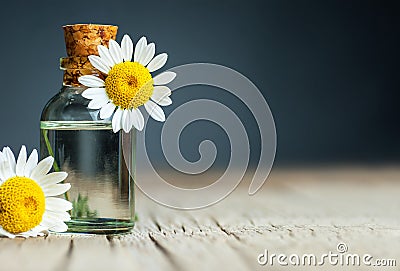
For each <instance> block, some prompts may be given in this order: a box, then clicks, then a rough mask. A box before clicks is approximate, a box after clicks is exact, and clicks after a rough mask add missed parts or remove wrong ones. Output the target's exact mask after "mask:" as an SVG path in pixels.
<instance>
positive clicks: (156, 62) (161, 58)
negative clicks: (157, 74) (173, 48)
mask: <svg viewBox="0 0 400 271" xmlns="http://www.w3.org/2000/svg"><path fill="white" fill-rule="evenodd" d="M167 59H168V55H167V54H166V53H162V54H159V55H157V56H156V57H155V58H153V60H152V61H151V62H150V63H149V65H147V68H148V69H149V71H150V72H154V71H156V70H158V69H160V68H162V67H163V66H164V65H165V63H167Z"/></svg>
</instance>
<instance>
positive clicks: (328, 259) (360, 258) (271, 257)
mask: <svg viewBox="0 0 400 271" xmlns="http://www.w3.org/2000/svg"><path fill="white" fill-rule="evenodd" d="M336 249H337V251H336V252H332V251H329V252H328V253H324V254H321V255H316V254H312V253H311V254H290V255H287V254H275V253H270V252H269V251H268V250H267V249H265V250H264V252H263V253H261V254H259V255H258V257H257V261H258V263H259V264H260V265H268V266H274V265H275V266H276V265H278V266H323V265H331V266H377V267H389V266H396V260H395V259H375V258H374V257H373V256H372V255H370V254H357V253H354V254H352V253H348V247H347V245H346V244H345V243H339V244H338V245H337V247H336Z"/></svg>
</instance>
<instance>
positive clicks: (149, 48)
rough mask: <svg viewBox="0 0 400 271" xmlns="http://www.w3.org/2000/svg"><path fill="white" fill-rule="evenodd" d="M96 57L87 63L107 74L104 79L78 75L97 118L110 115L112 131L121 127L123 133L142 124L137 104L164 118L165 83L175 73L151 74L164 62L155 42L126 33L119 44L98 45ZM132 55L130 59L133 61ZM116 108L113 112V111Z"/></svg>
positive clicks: (160, 118)
mask: <svg viewBox="0 0 400 271" xmlns="http://www.w3.org/2000/svg"><path fill="white" fill-rule="evenodd" d="M97 48H98V51H99V56H96V55H90V56H89V60H90V63H91V64H92V65H93V67H95V68H96V69H98V70H99V71H101V72H102V73H104V74H106V78H105V80H102V79H100V78H99V77H96V76H94V75H84V76H81V77H79V79H78V80H79V82H80V83H81V84H82V85H84V86H87V87H88V89H86V90H85V91H84V92H83V93H82V96H83V97H85V98H87V99H90V100H91V101H90V103H89V105H88V108H90V109H100V118H101V119H107V118H109V117H111V116H112V115H113V113H114V116H113V118H112V127H113V131H114V132H118V131H119V130H121V129H123V130H124V131H125V132H126V133H127V132H129V131H130V130H131V128H132V126H133V127H135V128H136V129H137V130H139V131H141V130H142V129H143V126H144V119H143V115H142V113H141V112H140V110H139V107H140V106H142V105H144V108H145V109H146V111H147V112H148V113H149V114H150V116H151V117H152V118H153V119H155V120H157V121H165V115H164V111H163V110H162V108H161V107H160V106H167V105H170V104H171V103H172V100H171V98H170V97H169V96H170V95H171V90H170V89H169V88H168V87H167V86H165V84H168V83H170V82H171V81H172V80H174V78H175V76H176V74H175V73H174V72H164V73H161V74H160V75H158V76H156V77H154V78H153V77H152V75H151V74H150V73H152V72H155V71H157V70H158V69H160V68H162V67H163V66H164V65H165V63H166V62H167V58H168V55H167V54H166V53H162V54H159V55H157V56H154V55H155V45H154V43H150V44H147V39H146V37H142V38H141V39H140V40H139V41H138V43H137V44H136V48H135V52H134V53H133V43H132V40H131V38H130V37H129V36H128V35H125V36H124V37H123V39H122V42H121V46H120V45H119V44H118V43H117V42H116V41H115V40H110V41H109V48H108V49H107V48H106V47H105V46H102V45H99V46H98V47H97ZM132 55H133V61H132ZM114 111H115V112H114Z"/></svg>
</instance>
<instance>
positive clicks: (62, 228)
mask: <svg viewBox="0 0 400 271" xmlns="http://www.w3.org/2000/svg"><path fill="white" fill-rule="evenodd" d="M49 230H51V231H54V232H65V231H67V230H68V226H67V225H66V224H65V223H59V224H56V225H54V226H53V227H51V228H49Z"/></svg>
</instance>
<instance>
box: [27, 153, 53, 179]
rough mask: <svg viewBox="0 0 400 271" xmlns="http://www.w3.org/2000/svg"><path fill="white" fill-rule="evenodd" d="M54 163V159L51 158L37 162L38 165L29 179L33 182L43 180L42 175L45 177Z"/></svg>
mask: <svg viewBox="0 0 400 271" xmlns="http://www.w3.org/2000/svg"><path fill="white" fill-rule="evenodd" d="M53 163H54V158H53V157H51V156H48V157H46V158H45V159H43V160H42V161H40V162H39V164H38V165H37V166H36V167H35V168H34V169H33V170H32V173H31V176H30V178H31V179H33V180H36V179H39V178H41V177H42V178H43V176H44V175H46V174H47V173H48V172H49V171H50V169H51V167H52V166H53Z"/></svg>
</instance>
